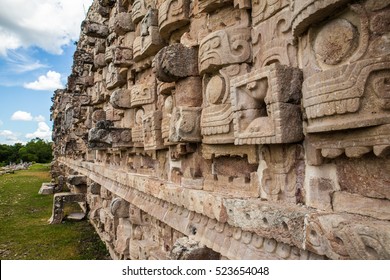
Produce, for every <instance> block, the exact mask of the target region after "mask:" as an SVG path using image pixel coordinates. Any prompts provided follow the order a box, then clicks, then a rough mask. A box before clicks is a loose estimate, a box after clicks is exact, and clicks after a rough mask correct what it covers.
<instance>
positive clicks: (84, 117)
mask: <svg viewBox="0 0 390 280" xmlns="http://www.w3.org/2000/svg"><path fill="white" fill-rule="evenodd" d="M52 120H53V122H54V129H53V141H54V155H55V161H54V163H53V167H52V174H53V179H54V180H55V181H56V183H57V184H60V185H67V186H68V187H70V189H71V190H72V192H73V193H75V194H77V195H75V196H73V198H72V199H75V198H77V201H78V200H80V199H81V200H82V201H84V202H86V209H87V210H88V218H89V220H90V221H91V223H92V224H93V225H94V226H95V228H96V231H97V232H98V233H99V235H100V236H101V238H102V240H103V241H104V242H105V244H106V245H107V247H108V248H109V250H110V253H111V256H112V258H114V259H196V258H202V259H215V258H217V259H327V258H330V259H390V156H389V154H390V1H389V0H365V1H350V0H252V1H251V0H116V1H115V0H109V1H108V0H99V1H98V0H95V1H94V2H93V4H92V6H91V8H90V10H89V12H88V14H87V17H86V19H85V21H84V22H83V24H82V26H81V35H80V39H79V41H78V44H77V50H76V52H75V54H74V64H73V68H72V74H71V75H70V76H69V78H68V83H67V87H66V88H65V89H61V90H57V91H56V92H55V94H54V97H53V107H52ZM80 180H81V181H80ZM60 189H62V188H60Z"/></svg>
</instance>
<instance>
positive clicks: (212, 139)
mask: <svg viewBox="0 0 390 280" xmlns="http://www.w3.org/2000/svg"><path fill="white" fill-rule="evenodd" d="M246 73H248V69H247V65H246V64H243V65H231V66H228V67H226V68H223V69H221V70H220V71H219V74H217V75H204V77H203V89H204V93H203V95H204V97H203V100H204V101H203V103H204V107H203V110H202V118H201V128H202V135H203V143H207V144H226V143H234V129H233V108H232V105H231V101H230V100H231V97H230V80H231V79H233V78H234V77H237V76H241V75H243V74H246Z"/></svg>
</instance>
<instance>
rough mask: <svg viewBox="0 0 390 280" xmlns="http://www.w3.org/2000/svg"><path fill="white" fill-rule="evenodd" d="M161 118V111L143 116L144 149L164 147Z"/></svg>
mask: <svg viewBox="0 0 390 280" xmlns="http://www.w3.org/2000/svg"><path fill="white" fill-rule="evenodd" d="M161 120H162V112H161V111H155V112H150V113H148V114H145V115H144V117H143V118H142V124H143V132H144V149H145V150H146V151H147V150H158V149H161V148H164V145H163V140H162V135H161Z"/></svg>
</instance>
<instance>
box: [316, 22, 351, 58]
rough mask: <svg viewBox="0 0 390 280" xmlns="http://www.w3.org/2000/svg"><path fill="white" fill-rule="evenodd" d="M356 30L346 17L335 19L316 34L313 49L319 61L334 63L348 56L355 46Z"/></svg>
mask: <svg viewBox="0 0 390 280" xmlns="http://www.w3.org/2000/svg"><path fill="white" fill-rule="evenodd" d="M357 37H358V31H357V29H356V27H355V26H354V25H352V23H351V22H349V21H348V20H346V19H335V20H333V21H331V22H329V23H328V24H326V25H325V26H324V27H323V28H322V29H321V30H320V31H319V32H318V34H317V37H316V39H315V42H314V50H315V53H316V57H317V59H318V61H319V62H322V63H325V64H328V65H336V64H339V63H340V62H342V61H343V60H345V59H346V58H348V57H350V56H351V55H352V53H353V52H354V50H355V49H356V47H357Z"/></svg>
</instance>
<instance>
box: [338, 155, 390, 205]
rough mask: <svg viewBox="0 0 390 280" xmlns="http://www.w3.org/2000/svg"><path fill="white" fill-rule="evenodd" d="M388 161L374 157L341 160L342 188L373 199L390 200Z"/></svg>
mask: <svg viewBox="0 0 390 280" xmlns="http://www.w3.org/2000/svg"><path fill="white" fill-rule="evenodd" d="M389 165H390V164H389V160H388V159H376V158H375V157H374V156H371V157H369V158H365V160H364V161H362V160H359V159H352V160H340V161H339V164H338V165H337V175H338V177H339V183H340V188H341V190H343V191H346V192H350V193H357V194H360V195H363V196H368V197H372V198H386V199H389V200H390V189H389V182H390V177H389V176H390V166H389Z"/></svg>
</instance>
